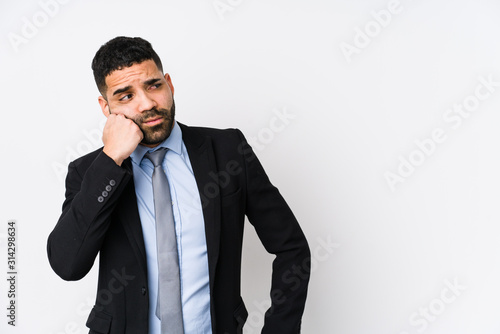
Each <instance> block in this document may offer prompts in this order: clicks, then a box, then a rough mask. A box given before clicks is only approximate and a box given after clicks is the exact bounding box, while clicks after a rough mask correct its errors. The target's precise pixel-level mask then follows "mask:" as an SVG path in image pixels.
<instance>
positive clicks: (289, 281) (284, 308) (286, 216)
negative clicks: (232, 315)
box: [239, 132, 311, 334]
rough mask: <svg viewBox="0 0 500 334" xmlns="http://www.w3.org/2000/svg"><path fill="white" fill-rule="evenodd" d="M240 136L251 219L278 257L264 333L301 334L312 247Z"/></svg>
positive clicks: (249, 217) (263, 241) (248, 213)
mask: <svg viewBox="0 0 500 334" xmlns="http://www.w3.org/2000/svg"><path fill="white" fill-rule="evenodd" d="M239 134H240V138H241V141H242V143H243V145H242V146H241V150H240V153H242V154H243V155H244V159H245V164H246V167H247V168H246V171H247V175H246V178H247V187H248V188H247V217H248V219H249V221H250V223H252V225H254V226H255V229H256V232H257V234H258V236H259V238H260V240H261V241H262V244H263V245H264V247H265V248H266V250H267V251H268V252H269V253H272V254H275V255H276V258H275V260H274V262H273V274H272V283H271V308H270V309H269V310H267V312H266V316H265V322H264V328H263V329H262V333H263V334H295V333H300V323H301V318H302V314H303V312H304V306H305V301H306V296H307V286H308V283H309V276H310V266H311V261H310V260H311V254H310V250H309V246H308V243H307V240H306V238H305V236H304V234H303V232H302V230H301V228H300V226H299V224H298V222H297V220H296V218H295V216H294V215H293V213H292V211H291V210H290V208H289V206H288V205H287V203H286V202H285V200H284V199H283V197H282V196H281V194H280V193H279V191H278V189H277V188H276V187H274V186H273V185H272V184H271V182H270V181H269V178H268V177H267V175H266V173H265V172H264V169H263V168H262V165H261V164H260V162H259V161H258V159H257V157H256V156H255V154H254V153H253V151H252V149H251V148H250V146H249V145H248V144H247V142H246V140H245V138H244V137H243V135H242V134H241V132H240V133H239Z"/></svg>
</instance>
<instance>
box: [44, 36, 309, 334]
mask: <svg viewBox="0 0 500 334" xmlns="http://www.w3.org/2000/svg"><path fill="white" fill-rule="evenodd" d="M92 69H93V71H94V77H95V80H96V84H97V87H98V89H99V91H100V93H101V96H99V104H100V106H101V109H102V112H103V114H104V116H106V117H107V122H106V125H105V127H104V130H103V138H102V139H103V143H104V147H103V148H101V149H98V150H96V151H94V152H92V153H89V154H87V155H85V156H83V157H81V158H79V159H77V160H75V161H73V162H71V163H70V165H69V170H68V175H67V178H66V200H65V201H64V204H63V212H62V214H61V217H60V218H59V221H58V223H57V225H56V227H55V228H54V230H53V231H52V233H51V234H50V236H49V238H48V244H47V251H48V257H49V261H50V264H51V266H52V268H53V269H54V271H55V272H56V273H57V274H58V275H59V276H60V277H62V278H63V279H65V280H78V279H81V278H82V277H84V276H85V275H86V274H87V273H88V271H89V270H90V269H91V267H92V265H93V263H94V260H95V258H96V256H97V254H98V253H99V282H98V292H97V298H96V303H95V306H94V308H93V309H92V311H91V314H90V316H89V319H88V321H87V326H88V327H89V328H90V333H112V334H118V333H120V334H123V333H130V334H146V333H149V334H159V333H162V334H166V333H175V334H177V333H185V334H198V333H203V334H206V333H214V334H235V333H242V327H243V325H244V323H245V321H246V318H247V315H248V313H247V311H246V309H245V305H244V303H243V300H242V299H241V296H240V271H241V250H242V240H243V225H244V217H245V215H246V216H247V217H248V219H249V221H250V222H251V223H252V225H253V226H254V227H255V229H256V231H257V234H258V236H259V238H260V239H261V241H262V243H263V245H264V247H265V248H266V250H267V251H268V252H270V253H273V254H276V259H275V260H274V262H273V274H272V288H271V302H272V305H271V307H270V309H269V310H268V311H267V312H266V316H265V323H264V327H263V329H262V333H266V334H280V333H283V334H285V333H290V334H292V333H300V322H301V317H302V313H303V310H304V304H305V299H306V293H307V285H308V281H309V269H310V252H309V247H308V244H307V241H306V239H305V237H304V235H303V233H302V231H301V229H300V227H299V225H298V223H297V221H296V219H295V217H294V216H293V214H292V212H291V210H290V209H289V207H288V206H287V204H286V202H285V201H284V199H283V198H282V196H281V195H280V193H279V192H278V190H277V189H276V188H275V187H274V186H273V185H272V184H271V183H270V181H269V179H268V177H267V176H266V174H265V172H264V170H263V168H262V166H261V164H260V163H259V161H258V159H257V158H256V156H255V155H254V153H253V151H252V149H251V148H250V146H249V145H248V144H247V142H246V140H245V138H244V137H243V135H242V133H241V132H240V131H239V130H236V129H228V130H217V129H208V128H199V127H189V126H186V125H183V124H180V123H177V122H176V121H175V104H174V99H173V94H174V87H173V84H172V80H171V78H170V76H169V74H168V73H167V74H164V73H163V67H162V64H161V61H160V59H159V57H158V55H157V54H156V52H155V51H154V50H153V49H152V47H151V44H150V43H149V42H147V41H145V40H143V39H141V38H129V37H117V38H115V39H112V40H110V41H109V42H108V43H106V44H105V45H103V46H102V47H101V48H100V49H99V51H98V52H97V53H96V55H95V57H94V60H93V62H92ZM161 152H163V153H161ZM165 152H166V153H165ZM163 154H164V155H163ZM155 157H156V158H155ZM158 157H159V158H158ZM155 159H156V160H155ZM165 176H166V178H165ZM168 228H171V231H170V232H171V233H169V232H168ZM165 229H166V230H165ZM165 231H167V232H165ZM167 246H168V247H169V248H168V251H164V249H165V247H167ZM165 254H167V255H168V256H166V257H165Z"/></svg>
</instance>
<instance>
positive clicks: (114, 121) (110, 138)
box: [102, 114, 144, 166]
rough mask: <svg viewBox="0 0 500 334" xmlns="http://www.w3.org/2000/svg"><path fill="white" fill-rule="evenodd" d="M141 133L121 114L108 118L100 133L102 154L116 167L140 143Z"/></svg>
mask: <svg viewBox="0 0 500 334" xmlns="http://www.w3.org/2000/svg"><path fill="white" fill-rule="evenodd" d="M143 136H144V135H143V133H142V131H141V129H139V127H138V126H137V124H135V123H134V122H133V121H132V120H130V119H128V118H126V117H125V116H123V115H121V114H111V115H109V116H108V120H107V121H106V125H104V130H103V133H102V142H103V143H104V149H103V152H104V153H106V155H107V156H109V157H110V158H111V159H113V160H114V161H115V162H116V164H117V165H118V166H121V165H122V162H123V160H125V159H127V158H128V157H129V156H130V154H132V152H134V150H135V148H136V147H137V145H139V143H140V142H141V141H142V138H143Z"/></svg>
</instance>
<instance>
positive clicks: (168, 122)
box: [132, 100, 175, 145]
mask: <svg viewBox="0 0 500 334" xmlns="http://www.w3.org/2000/svg"><path fill="white" fill-rule="evenodd" d="M158 116H160V117H162V118H163V121H162V122H161V123H160V124H157V125H155V126H145V125H143V123H144V121H146V120H147V119H151V118H153V117H158ZM174 119H175V102H174V100H172V106H171V107H170V109H156V108H154V109H151V110H148V111H144V112H142V113H141V114H140V115H138V116H137V117H135V118H132V121H134V123H135V124H137V126H138V127H139V129H141V131H142V133H143V135H144V138H143V139H142V141H141V144H144V145H158V144H160V143H161V142H163V141H164V140H165V139H167V138H168V137H169V136H170V133H171V132H172V127H173V124H174Z"/></svg>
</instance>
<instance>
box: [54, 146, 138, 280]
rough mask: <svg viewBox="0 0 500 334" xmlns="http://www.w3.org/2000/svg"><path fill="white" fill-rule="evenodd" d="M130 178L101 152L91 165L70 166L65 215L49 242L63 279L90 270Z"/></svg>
mask: <svg viewBox="0 0 500 334" xmlns="http://www.w3.org/2000/svg"><path fill="white" fill-rule="evenodd" d="M131 176H132V172H131V170H130V169H127V168H124V167H121V166H118V165H117V164H116V163H115V162H114V161H113V160H112V159H111V158H110V157H108V156H107V155H106V154H105V153H103V152H102V151H101V152H100V153H98V154H97V156H96V158H95V159H94V160H93V161H92V162H91V163H90V165H88V164H87V165H85V164H84V160H82V159H80V160H76V161H74V162H72V163H70V165H69V168H68V175H67V177H66V195H65V196H66V199H65V201H64V203H63V207H62V214H61V216H60V218H59V221H58V222H57V225H56V226H55V228H54V230H53V231H52V232H51V233H50V235H49V237H48V241H47V254H48V258H49V262H50V265H51V267H52V269H53V270H54V271H55V272H56V273H57V274H58V275H59V276H60V277H61V278H63V279H65V280H79V279H81V278H82V277H84V276H85V275H86V274H87V273H88V272H89V271H90V269H91V268H92V265H93V264H94V260H95V258H96V256H97V253H98V252H99V250H100V248H101V245H102V242H103V240H104V238H105V235H106V231H107V229H108V227H109V224H110V221H111V219H110V216H111V214H112V212H113V208H114V207H115V205H116V203H117V201H118V198H119V197H120V193H121V192H122V191H123V189H124V186H125V185H126V184H127V182H128V181H129V180H130V179H131Z"/></svg>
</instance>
